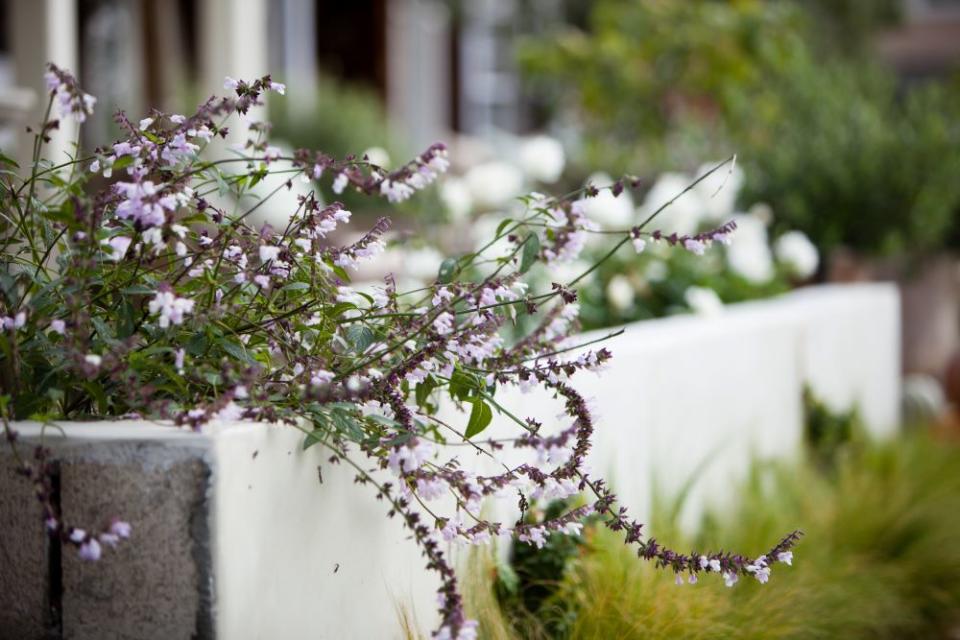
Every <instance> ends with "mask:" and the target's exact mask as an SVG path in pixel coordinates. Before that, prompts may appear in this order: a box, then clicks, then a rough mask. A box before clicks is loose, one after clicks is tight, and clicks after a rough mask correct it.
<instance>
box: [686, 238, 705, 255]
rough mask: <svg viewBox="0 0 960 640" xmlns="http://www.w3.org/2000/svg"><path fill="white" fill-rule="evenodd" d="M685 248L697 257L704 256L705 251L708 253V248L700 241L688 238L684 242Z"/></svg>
mask: <svg viewBox="0 0 960 640" xmlns="http://www.w3.org/2000/svg"><path fill="white" fill-rule="evenodd" d="M683 248H684V249H686V250H687V251H689V252H690V253H692V254H693V255H696V256H702V255H703V253H704V251H706V249H707V246H706V245H705V244H703V242H701V241H700V240H694V239H693V238H687V239H686V240H684V241H683Z"/></svg>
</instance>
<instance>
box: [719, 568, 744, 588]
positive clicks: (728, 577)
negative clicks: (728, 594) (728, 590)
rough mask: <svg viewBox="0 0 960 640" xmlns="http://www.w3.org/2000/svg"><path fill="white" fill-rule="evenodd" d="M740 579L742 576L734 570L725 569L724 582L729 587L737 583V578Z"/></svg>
mask: <svg viewBox="0 0 960 640" xmlns="http://www.w3.org/2000/svg"><path fill="white" fill-rule="evenodd" d="M739 579H740V576H738V575H737V574H735V573H734V572H732V571H725V572H724V573H723V584H725V585H727V586H728V587H732V586H733V585H735V584H737V580H739Z"/></svg>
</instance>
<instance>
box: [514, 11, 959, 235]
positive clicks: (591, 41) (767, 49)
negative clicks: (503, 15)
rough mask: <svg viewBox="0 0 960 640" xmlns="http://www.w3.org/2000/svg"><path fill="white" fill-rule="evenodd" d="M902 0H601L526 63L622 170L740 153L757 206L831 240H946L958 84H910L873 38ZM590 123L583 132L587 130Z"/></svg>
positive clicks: (592, 151) (584, 144) (748, 193)
mask: <svg viewBox="0 0 960 640" xmlns="http://www.w3.org/2000/svg"><path fill="white" fill-rule="evenodd" d="M899 8H900V3H899V2H897V1H896V0H873V1H868V0H859V1H858V0H840V1H838V2H834V1H828V0H810V2H804V3H797V2H790V1H788V0H768V1H763V0H600V1H599V2H597V3H596V4H595V5H594V7H593V10H592V12H591V14H590V17H589V20H588V22H587V25H586V28H585V29H577V28H573V27H569V26H568V27H566V28H564V29H563V30H562V31H561V32H559V33H555V34H548V35H544V36H542V37H538V38H533V39H530V40H529V41H528V42H526V43H525V44H524V45H523V47H522V48H521V63H522V65H523V67H524V69H526V70H527V71H528V72H529V74H530V76H531V78H532V79H533V81H534V82H536V83H538V86H539V87H540V88H541V91H542V92H543V93H544V95H546V96H548V98H547V101H548V102H549V103H551V104H553V105H556V106H555V111H554V117H556V118H558V119H559V120H561V121H566V122H568V123H576V125H577V126H574V127H570V128H571V129H573V130H580V131H582V137H581V139H580V140H579V141H578V145H579V147H580V148H579V153H578V156H579V157H578V158H577V159H578V160H579V161H580V162H582V163H583V164H585V165H587V166H591V167H603V168H605V169H606V170H608V171H611V172H612V173H620V172H624V171H633V172H638V171H639V172H654V171H657V170H661V169H663V168H667V167H669V168H676V167H678V166H679V167H687V168H689V167H694V166H696V165H697V164H698V162H700V161H703V160H704V159H705V158H711V157H712V158H717V157H723V156H725V155H728V154H730V153H732V152H738V153H739V154H740V157H741V159H742V161H743V162H744V164H745V165H746V167H747V188H746V189H745V190H744V192H743V194H742V198H743V199H742V201H743V202H746V203H753V202H757V201H761V200H762V201H765V202H768V203H769V204H770V205H772V207H773V209H774V212H775V214H776V216H777V220H778V222H779V223H780V224H781V225H783V226H784V227H791V228H797V229H800V230H802V231H805V232H806V233H807V234H808V235H810V236H811V238H812V239H813V240H814V241H815V242H817V244H818V245H819V246H820V247H821V248H824V249H829V248H830V247H832V246H835V245H837V244H841V243H842V244H848V245H851V246H853V247H855V248H857V249H860V250H863V251H866V252H871V253H895V252H902V251H907V250H909V251H913V252H917V253H919V252H923V251H927V250H930V249H935V248H938V247H942V246H944V244H945V243H946V242H947V238H948V236H949V229H950V228H951V226H952V225H953V218H954V217H955V216H956V213H957V211H958V206H960V181H958V180H956V179H955V176H956V175H957V172H958V170H960V128H958V127H960V124H958V123H960V118H958V115H960V105H958V103H960V99H958V92H957V90H956V87H951V86H949V85H918V86H915V87H911V88H910V89H909V90H907V89H905V88H903V87H901V86H899V85H898V83H897V79H896V77H895V76H894V74H893V72H892V71H891V70H889V69H886V68H884V67H882V66H881V65H880V64H879V63H878V62H877V61H875V60H871V59H870V58H869V56H868V55H866V54H867V53H868V52H869V48H868V44H869V36H870V34H871V33H873V32H874V30H875V29H877V28H879V26H880V25H883V24H889V23H890V22H891V21H894V20H896V19H897V18H898V16H899ZM578 127H579V128H578Z"/></svg>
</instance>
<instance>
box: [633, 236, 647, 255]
mask: <svg viewBox="0 0 960 640" xmlns="http://www.w3.org/2000/svg"><path fill="white" fill-rule="evenodd" d="M631 242H632V243H633V249H634V250H635V251H636V252H637V253H643V250H644V249H646V248H647V241H646V240H644V239H643V238H634V239H633V240H631Z"/></svg>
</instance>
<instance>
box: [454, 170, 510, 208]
mask: <svg viewBox="0 0 960 640" xmlns="http://www.w3.org/2000/svg"><path fill="white" fill-rule="evenodd" d="M463 178H464V180H466V183H467V188H468V189H469V190H470V197H471V198H473V201H474V202H475V203H476V204H477V206H478V207H480V208H481V209H483V210H490V209H501V208H503V207H505V206H506V205H507V204H509V203H510V201H511V200H513V199H514V198H516V197H517V196H519V195H520V194H521V193H522V192H523V172H522V171H520V169H518V168H517V167H516V166H514V165H512V164H510V163H508V162H500V161H492V162H485V163H483V164H479V165H477V166H475V167H471V168H470V169H469V170H468V171H467V173H466V174H465V175H464V176H463Z"/></svg>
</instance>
